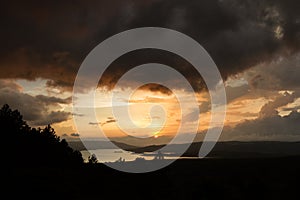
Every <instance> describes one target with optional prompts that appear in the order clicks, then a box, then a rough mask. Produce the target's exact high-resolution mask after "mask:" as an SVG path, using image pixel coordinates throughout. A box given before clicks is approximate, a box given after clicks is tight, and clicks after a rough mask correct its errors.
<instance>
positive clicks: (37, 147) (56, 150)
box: [0, 104, 83, 166]
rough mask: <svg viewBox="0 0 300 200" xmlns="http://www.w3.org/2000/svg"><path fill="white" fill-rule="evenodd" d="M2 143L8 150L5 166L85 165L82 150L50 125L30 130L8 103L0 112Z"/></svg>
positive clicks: (18, 113)
mask: <svg viewBox="0 0 300 200" xmlns="http://www.w3.org/2000/svg"><path fill="white" fill-rule="evenodd" d="M0 126H1V130H2V131H1V132H2V138H4V140H2V142H3V143H4V144H5V145H4V146H6V149H7V150H8V152H9V153H8V156H7V158H6V161H7V162H6V163H8V164H9V165H11V166H16V165H35V166H36V165H46V166H67V165H70V166H71V165H72V166H78V165H80V164H82V163H83V158H82V155H81V153H80V152H79V151H74V150H73V149H72V148H71V147H69V145H68V143H67V141H66V140H64V139H63V140H61V139H60V137H59V136H57V135H56V134H55V131H54V129H53V128H52V127H51V126H50V125H48V126H46V127H45V128H44V129H41V128H31V127H30V126H28V125H27V123H26V122H25V121H24V120H23V118H22V115H21V114H20V112H19V111H17V110H14V111H13V110H11V109H10V107H9V106H8V105H7V104H5V105H4V106H3V107H2V108H1V110H0Z"/></svg>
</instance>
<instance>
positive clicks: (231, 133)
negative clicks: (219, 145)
mask: <svg viewBox="0 0 300 200" xmlns="http://www.w3.org/2000/svg"><path fill="white" fill-rule="evenodd" d="M299 121H300V113H299V112H297V111H292V112H291V113H290V114H289V115H288V116H284V117H281V116H279V115H273V116H269V117H265V118H258V119H255V120H247V121H245V122H244V123H241V124H239V125H237V126H235V127H234V128H232V127H226V128H224V129H223V133H222V136H221V140H245V139H248V140H249V139H251V140H253V139H254V140H257V139H262V138H263V139H266V138H268V139H269V140H272V139H274V138H280V139H283V138H285V140H286V139H288V138H289V136H290V137H295V136H298V139H299V137H300V127H299Z"/></svg>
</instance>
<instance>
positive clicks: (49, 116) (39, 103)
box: [0, 84, 71, 126]
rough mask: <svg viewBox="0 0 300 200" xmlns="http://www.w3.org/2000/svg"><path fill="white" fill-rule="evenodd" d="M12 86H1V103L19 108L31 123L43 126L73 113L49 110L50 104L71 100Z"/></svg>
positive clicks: (59, 120) (60, 120) (68, 116)
mask: <svg viewBox="0 0 300 200" xmlns="http://www.w3.org/2000/svg"><path fill="white" fill-rule="evenodd" d="M11 85H12V87H11V88H0V105H3V104H9V106H10V107H11V108H12V109H18V110H19V111H20V112H21V114H22V115H23V117H24V120H26V121H28V122H29V123H30V124H31V125H36V126H43V125H47V124H53V123H58V122H62V121H65V120H67V119H69V118H70V116H71V113H69V112H64V111H52V112H49V111H48V106H49V105H56V104H58V103H67V102H68V101H69V100H68V98H67V99H60V98H56V97H45V96H42V95H39V96H31V95H29V94H25V93H23V92H21V91H17V90H15V88H14V85H13V84H11Z"/></svg>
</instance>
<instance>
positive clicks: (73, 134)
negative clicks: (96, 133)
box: [70, 133, 80, 137]
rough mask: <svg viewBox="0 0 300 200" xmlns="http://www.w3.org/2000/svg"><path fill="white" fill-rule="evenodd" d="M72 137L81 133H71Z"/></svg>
mask: <svg viewBox="0 0 300 200" xmlns="http://www.w3.org/2000/svg"><path fill="white" fill-rule="evenodd" d="M70 135H71V136H72V137H79V136H80V135H79V133H71V134H70Z"/></svg>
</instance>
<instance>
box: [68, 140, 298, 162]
mask: <svg viewBox="0 0 300 200" xmlns="http://www.w3.org/2000/svg"><path fill="white" fill-rule="evenodd" d="M85 142H86V143H87V144H88V145H89V148H90V149H112V148H115V146H113V145H112V144H111V143H109V142H106V141H95V140H91V141H85ZM68 143H69V145H70V146H71V147H72V148H73V149H76V150H79V151H82V150H86V148H85V146H84V145H83V143H82V142H81V141H80V140H79V141H70V142H68ZM114 143H115V144H116V145H117V146H118V147H119V148H122V149H123V150H127V151H131V152H134V153H145V152H153V151H156V150H158V149H161V148H162V147H164V145H150V146H146V147H136V146H132V145H128V144H125V143H119V142H114ZM186 145H187V144H171V145H168V146H166V147H165V148H164V150H165V152H173V153H175V154H176V153H178V150H181V149H182V148H184V147H185V146H186ZM201 145H202V142H196V143H192V144H191V145H190V146H189V147H188V148H187V150H186V151H185V153H184V154H183V156H186V157H197V156H198V152H199V150H200V147H201ZM296 155H300V142H278V141H254V142H238V141H228V142H217V144H216V145H215V147H214V148H213V150H212V151H211V152H210V153H209V155H208V157H215V158H218V157H220V158H242V157H278V156H296Z"/></svg>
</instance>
